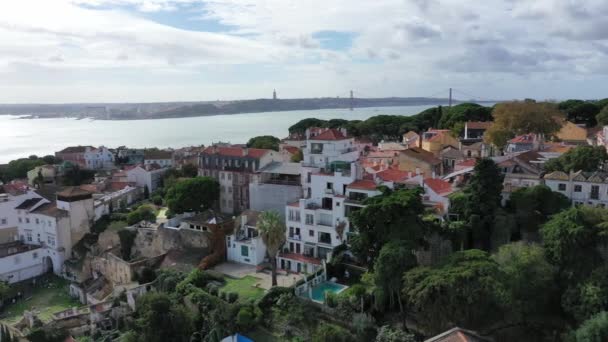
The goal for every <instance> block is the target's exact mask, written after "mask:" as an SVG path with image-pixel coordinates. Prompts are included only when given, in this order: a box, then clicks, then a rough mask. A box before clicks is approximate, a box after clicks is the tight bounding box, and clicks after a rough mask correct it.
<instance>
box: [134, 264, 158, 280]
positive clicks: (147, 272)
mask: <svg viewBox="0 0 608 342" xmlns="http://www.w3.org/2000/svg"><path fill="white" fill-rule="evenodd" d="M136 274H137V273H136ZM155 279H156V271H154V270H153V269H151V268H149V267H144V268H142V270H141V273H140V274H139V279H138V281H139V283H140V284H147V283H150V282H153V281H154V280H155Z"/></svg>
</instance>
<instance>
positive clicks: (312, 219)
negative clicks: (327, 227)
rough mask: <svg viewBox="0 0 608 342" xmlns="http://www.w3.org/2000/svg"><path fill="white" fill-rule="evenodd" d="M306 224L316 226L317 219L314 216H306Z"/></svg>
mask: <svg viewBox="0 0 608 342" xmlns="http://www.w3.org/2000/svg"><path fill="white" fill-rule="evenodd" d="M306 224H309V225H313V224H315V217H314V216H313V215H312V214H306Z"/></svg>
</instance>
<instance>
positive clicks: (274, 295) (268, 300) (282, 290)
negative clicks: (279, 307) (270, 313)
mask: <svg viewBox="0 0 608 342" xmlns="http://www.w3.org/2000/svg"><path fill="white" fill-rule="evenodd" d="M284 294H294V291H293V288H290V287H281V286H275V287H272V288H270V290H268V292H267V293H266V294H265V295H264V297H262V298H261V299H260V301H259V303H258V306H259V307H260V308H261V309H262V310H269V309H270V308H272V306H273V305H275V304H276V302H277V301H278V300H279V298H280V297H281V295H284Z"/></svg>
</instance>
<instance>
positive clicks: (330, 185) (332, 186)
mask: <svg viewBox="0 0 608 342" xmlns="http://www.w3.org/2000/svg"><path fill="white" fill-rule="evenodd" d="M333 188H334V183H332V182H327V189H328V190H333Z"/></svg>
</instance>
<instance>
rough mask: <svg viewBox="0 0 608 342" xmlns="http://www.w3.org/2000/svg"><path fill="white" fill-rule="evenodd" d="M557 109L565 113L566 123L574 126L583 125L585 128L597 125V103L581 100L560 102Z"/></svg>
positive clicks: (599, 108) (598, 110)
mask: <svg viewBox="0 0 608 342" xmlns="http://www.w3.org/2000/svg"><path fill="white" fill-rule="evenodd" d="M558 108H559V110H561V111H563V112H564V113H566V118H567V119H568V121H571V122H574V123H576V124H585V125H587V127H594V126H595V125H596V124H597V121H596V119H595V116H596V115H597V114H598V113H599V112H600V110H601V107H599V106H598V105H597V103H593V102H586V101H582V100H567V101H563V102H560V104H559V105H558Z"/></svg>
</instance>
